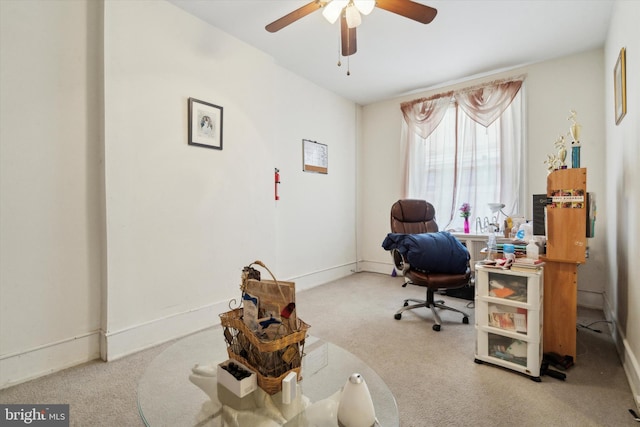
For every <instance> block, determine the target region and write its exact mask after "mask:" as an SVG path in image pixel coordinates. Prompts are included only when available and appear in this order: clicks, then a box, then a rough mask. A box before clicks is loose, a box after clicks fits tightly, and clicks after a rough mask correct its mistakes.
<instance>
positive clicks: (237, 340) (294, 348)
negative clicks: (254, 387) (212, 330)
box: [220, 308, 309, 394]
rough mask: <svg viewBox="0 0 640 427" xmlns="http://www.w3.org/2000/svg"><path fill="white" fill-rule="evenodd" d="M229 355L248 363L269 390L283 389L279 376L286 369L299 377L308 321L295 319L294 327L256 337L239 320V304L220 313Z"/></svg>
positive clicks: (271, 392) (270, 392) (285, 371)
mask: <svg viewBox="0 0 640 427" xmlns="http://www.w3.org/2000/svg"><path fill="white" fill-rule="evenodd" d="M220 323H221V325H222V327H223V332H224V337H225V341H226V343H227V353H228V354H229V357H230V358H232V359H235V360H237V361H238V362H240V363H242V364H244V365H246V366H249V367H251V368H252V369H253V370H254V371H256V373H257V377H258V386H259V387H260V388H262V389H263V390H264V391H266V392H267V393H269V394H275V393H278V392H279V391H280V390H282V380H283V379H284V377H285V376H286V375H287V374H288V373H289V372H292V371H293V372H295V373H296V375H297V376H298V381H300V380H301V379H302V377H301V374H300V368H301V365H302V356H304V340H305V338H306V336H307V330H308V329H309V325H308V324H306V323H305V322H303V321H302V320H301V319H299V318H298V319H297V328H296V331H295V332H293V333H291V334H288V335H285V336H283V337H282V338H277V339H274V340H270V341H264V340H262V339H260V338H258V337H257V336H256V335H255V334H254V333H253V332H252V331H251V330H250V329H249V328H247V326H246V325H245V324H244V321H243V320H242V308H236V309H235V310H231V311H228V312H226V313H222V314H221V315H220Z"/></svg>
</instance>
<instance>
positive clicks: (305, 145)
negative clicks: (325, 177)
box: [302, 139, 329, 174]
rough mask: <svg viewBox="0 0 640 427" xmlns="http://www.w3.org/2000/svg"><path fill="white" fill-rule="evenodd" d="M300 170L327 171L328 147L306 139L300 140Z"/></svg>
mask: <svg viewBox="0 0 640 427" xmlns="http://www.w3.org/2000/svg"><path fill="white" fill-rule="evenodd" d="M302 170H303V171H305V172H317V173H324V174H326V173H328V170H329V148H328V147H327V144H320V143H319V142H316V141H310V140H308V139H303V140H302Z"/></svg>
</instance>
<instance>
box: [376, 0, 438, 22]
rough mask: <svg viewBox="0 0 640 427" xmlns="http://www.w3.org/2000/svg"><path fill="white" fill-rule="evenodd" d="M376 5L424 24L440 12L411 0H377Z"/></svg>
mask: <svg viewBox="0 0 640 427" xmlns="http://www.w3.org/2000/svg"><path fill="white" fill-rule="evenodd" d="M376 6H377V7H379V8H380V9H384V10H388V11H389V12H393V13H396V14H398V15H401V16H404V17H405V18H409V19H413V20H414V21H418V22H421V23H423V24H428V23H429V22H431V21H433V18H435V17H436V14H437V13H438V10H437V9H434V8H432V7H429V6H425V5H424V4H420V3H416V2H414V1H411V0H377V1H376Z"/></svg>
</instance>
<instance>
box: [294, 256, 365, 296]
mask: <svg viewBox="0 0 640 427" xmlns="http://www.w3.org/2000/svg"><path fill="white" fill-rule="evenodd" d="M356 269H357V263H355V262H349V263H346V264H342V265H338V266H334V267H330V268H326V269H324V270H318V271H314V272H311V273H307V274H302V275H299V276H294V277H289V278H287V279H283V280H287V281H290V282H295V283H296V292H298V291H304V290H307V289H311V288H314V287H316V286H319V285H322V284H325V283H329V282H331V281H334V280H338V279H341V278H343V277H346V276H349V275H350V274H353V273H355V272H356Z"/></svg>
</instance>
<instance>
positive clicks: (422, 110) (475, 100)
mask: <svg viewBox="0 0 640 427" xmlns="http://www.w3.org/2000/svg"><path fill="white" fill-rule="evenodd" d="M523 80H524V78H518V79H513V80H508V81H505V80H502V81H495V82H491V83H487V84H484V85H481V86H477V87H473V88H468V89H464V90H460V91H450V92H445V93H441V94H438V95H434V96H431V97H429V98H420V99H415V100H413V101H409V102H404V103H402V104H401V105H400V109H401V110H402V115H403V116H404V120H405V121H406V123H407V125H409V128H410V129H412V130H413V131H414V132H415V133H417V134H418V135H420V137H421V138H427V137H428V136H429V135H431V134H432V133H433V131H434V130H435V128H436V127H438V125H439V124H440V122H441V121H442V118H443V117H444V115H445V113H446V111H447V108H448V106H449V103H450V102H451V99H452V98H453V99H455V101H456V102H457V103H458V105H460V108H462V110H463V111H464V112H465V113H466V114H467V115H468V116H469V117H470V118H471V119H472V120H474V121H475V122H477V123H479V124H481V125H482V126H484V127H489V126H490V125H491V124H492V123H493V122H495V121H496V119H497V118H498V117H500V115H501V114H502V113H503V112H504V110H505V109H506V108H507V107H508V106H509V105H510V104H511V102H512V101H513V98H514V97H515V96H516V94H517V93H518V91H519V90H520V88H521V87H522V82H523Z"/></svg>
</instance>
